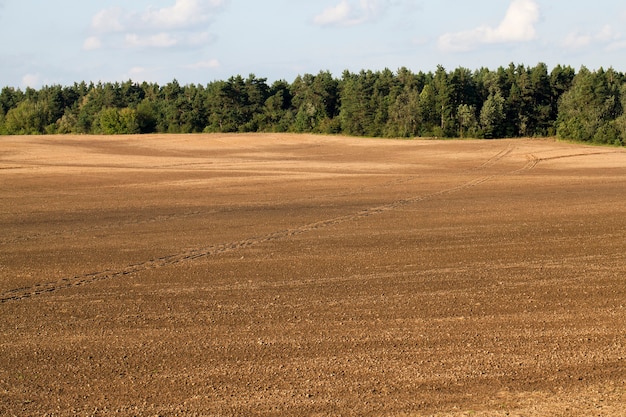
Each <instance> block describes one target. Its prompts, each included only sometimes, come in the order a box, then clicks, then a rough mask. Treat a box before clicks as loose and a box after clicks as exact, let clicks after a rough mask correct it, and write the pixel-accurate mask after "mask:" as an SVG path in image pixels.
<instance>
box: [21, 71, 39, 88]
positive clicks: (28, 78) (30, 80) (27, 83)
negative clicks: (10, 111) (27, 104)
mask: <svg viewBox="0 0 626 417" xmlns="http://www.w3.org/2000/svg"><path fill="white" fill-rule="evenodd" d="M40 83H41V80H40V78H39V74H25V75H24V76H23V77H22V85H23V86H24V87H33V88H34V87H38V86H39V84H40Z"/></svg>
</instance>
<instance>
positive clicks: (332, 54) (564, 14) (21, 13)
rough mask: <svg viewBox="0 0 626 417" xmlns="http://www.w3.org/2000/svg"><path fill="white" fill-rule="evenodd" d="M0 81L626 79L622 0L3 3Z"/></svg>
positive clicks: (0, 10) (87, 0) (69, 0)
mask: <svg viewBox="0 0 626 417" xmlns="http://www.w3.org/2000/svg"><path fill="white" fill-rule="evenodd" d="M0 39H2V41H1V42H0V86H12V87H16V88H25V87H33V88H40V87H41V86H43V85H56V84H60V85H72V84H73V83H74V82H80V81H87V82H89V81H93V82H98V81H103V82H109V81H110V82H115V81H119V82H123V81H127V80H133V81H136V82H143V81H148V82H156V83H159V84H165V83H168V82H170V81H172V80H174V79H176V80H178V81H179V82H180V83H181V84H191V83H194V84H206V83H209V82H212V81H215V80H226V79H228V78H230V77H231V76H234V75H242V76H244V77H247V76H248V75H250V74H254V75H255V76H256V77H258V78H267V80H268V82H269V83H271V82H274V81H276V80H286V81H288V82H292V81H293V80H294V79H295V78H296V77H297V76H298V75H302V74H307V73H308V74H317V73H319V72H320V71H330V72H331V73H332V74H333V75H334V76H335V77H337V78H340V77H341V74H342V73H343V71H345V70H348V71H351V72H358V71H361V70H373V71H377V70H383V69H385V68H388V69H390V70H392V71H397V70H398V69H399V68H402V67H406V68H408V69H410V70H411V71H413V72H418V71H424V72H428V71H435V70H436V68H437V65H443V66H444V68H446V69H447V70H453V69H455V68H458V67H464V68H469V69H472V70H474V69H479V68H481V67H487V68H489V69H492V70H493V69H497V68H498V67H500V66H505V67H506V66H508V65H509V63H515V64H516V65H517V64H523V65H525V66H535V65H536V64H537V63H540V62H543V63H546V64H547V65H548V67H549V68H553V67H554V66H556V65H558V64H561V65H571V66H573V67H574V68H575V69H579V68H580V67H581V66H583V65H584V66H586V67H587V68H589V69H592V70H593V69H598V68H600V67H603V68H608V67H613V68H614V69H616V70H618V71H623V72H626V3H625V2H624V1H623V0H596V1H595V2H593V3H589V2H588V1H582V0H477V1H467V0H437V1H434V0H132V1H129V0H58V1H53V0H0Z"/></svg>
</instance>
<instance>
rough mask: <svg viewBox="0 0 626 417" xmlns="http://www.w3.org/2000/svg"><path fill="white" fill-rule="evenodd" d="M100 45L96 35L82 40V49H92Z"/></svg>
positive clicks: (98, 47) (100, 42)
mask: <svg viewBox="0 0 626 417" xmlns="http://www.w3.org/2000/svg"><path fill="white" fill-rule="evenodd" d="M101 47H102V41H100V38H98V37H97V36H90V37H88V38H87V39H85V42H83V49H84V50H86V51H93V50H96V49H100V48H101Z"/></svg>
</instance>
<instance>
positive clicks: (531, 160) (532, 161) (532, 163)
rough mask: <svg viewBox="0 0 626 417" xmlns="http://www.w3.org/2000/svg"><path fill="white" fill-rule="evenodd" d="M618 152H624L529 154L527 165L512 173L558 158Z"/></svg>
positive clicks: (530, 168)
mask: <svg viewBox="0 0 626 417" xmlns="http://www.w3.org/2000/svg"><path fill="white" fill-rule="evenodd" d="M616 153H622V152H621V151H603V152H582V153H575V154H566V155H556V156H547V157H543V158H542V157H538V156H536V155H534V154H527V155H526V159H527V160H528V162H527V163H526V165H524V166H523V167H521V168H520V169H517V170H515V171H512V172H511V174H519V173H521V172H525V171H530V170H532V169H534V168H535V167H536V166H537V165H539V163H540V162H545V161H554V160H557V159H566V158H576V157H581V156H594V155H613V154H616Z"/></svg>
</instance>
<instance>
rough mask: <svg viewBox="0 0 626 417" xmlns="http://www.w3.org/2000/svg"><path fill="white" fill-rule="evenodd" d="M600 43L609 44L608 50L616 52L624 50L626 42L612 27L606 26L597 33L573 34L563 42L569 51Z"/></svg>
mask: <svg viewBox="0 0 626 417" xmlns="http://www.w3.org/2000/svg"><path fill="white" fill-rule="evenodd" d="M598 43H605V44H608V46H607V48H608V49H610V50H616V49H621V48H622V46H621V45H622V44H623V43H624V41H623V39H622V36H621V35H620V34H619V33H618V32H616V31H615V30H614V29H613V27H612V26H611V25H605V26H604V27H603V28H602V29H600V31H598V32H596V33H580V32H572V33H570V34H569V35H567V37H566V38H565V40H564V41H563V46H565V47H566V48H568V49H581V48H585V47H588V46H591V45H595V44H598Z"/></svg>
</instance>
